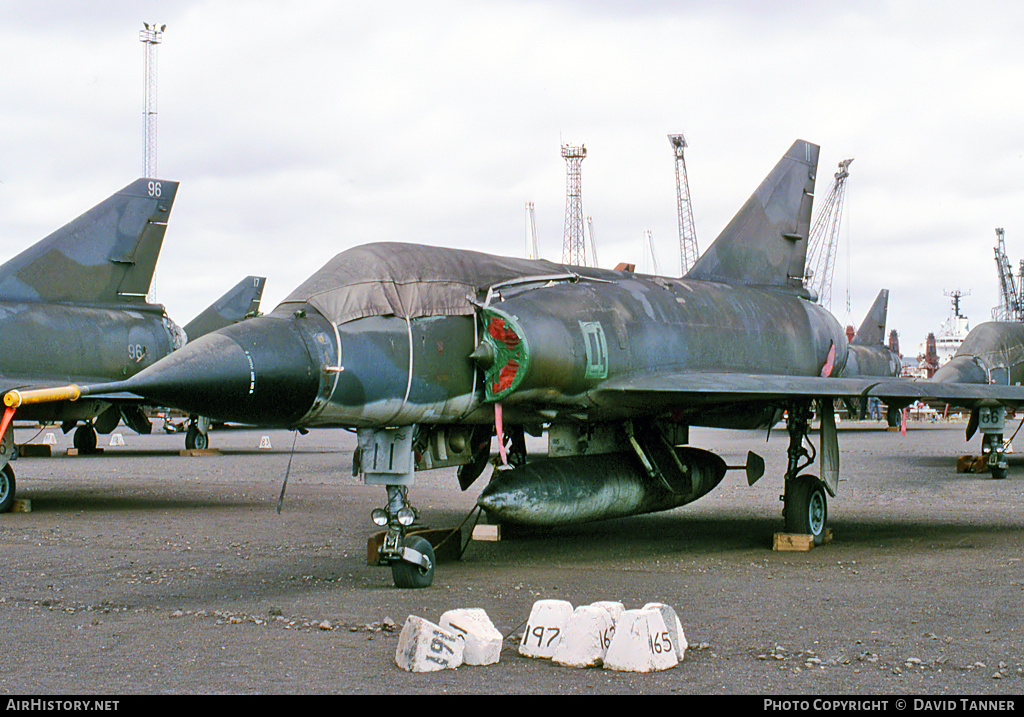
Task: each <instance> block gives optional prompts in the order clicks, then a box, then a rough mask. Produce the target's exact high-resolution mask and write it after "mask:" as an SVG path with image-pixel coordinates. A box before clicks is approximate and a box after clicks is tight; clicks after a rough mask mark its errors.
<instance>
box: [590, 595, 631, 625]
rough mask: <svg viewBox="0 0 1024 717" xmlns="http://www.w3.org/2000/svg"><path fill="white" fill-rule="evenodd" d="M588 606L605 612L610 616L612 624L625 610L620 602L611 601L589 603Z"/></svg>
mask: <svg viewBox="0 0 1024 717" xmlns="http://www.w3.org/2000/svg"><path fill="white" fill-rule="evenodd" d="M590 605H591V606H592V607H601V608H604V609H605V610H607V611H608V612H609V614H611V616H612V622H615V621H616V620H618V619H619V615H621V614H622V613H623V611H624V610H625V609H626V606H625V605H623V604H622V603H621V602H615V601H613V600H601V601H599V602H592V603H590Z"/></svg>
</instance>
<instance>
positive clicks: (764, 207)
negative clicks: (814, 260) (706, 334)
mask: <svg viewBox="0 0 1024 717" xmlns="http://www.w3.org/2000/svg"><path fill="white" fill-rule="evenodd" d="M818 151H819V148H818V146H817V145H815V144H811V143H810V142H802V141H797V142H795V143H794V144H793V146H792V147H790V148H789V151H788V152H786V154H785V156H784V157H783V158H782V160H781V161H780V162H779V163H778V164H777V165H775V168H774V169H773V170H772V171H771V172H770V173H769V174H768V176H767V177H765V178H764V181H762V182H761V185H760V186H759V187H758V188H757V190H756V191H755V192H754V193H753V194H752V195H751V196H750V198H749V199H747V201H746V203H745V204H744V205H743V207H742V208H741V209H740V210H739V212H737V213H736V216H734V217H733V218H732V220H731V221H730V222H729V223H728V225H726V227H725V229H723V230H722V232H721V233H720V234H719V235H718V238H717V239H715V241H714V243H712V244H711V246H710V247H708V249H707V251H705V252H704V253H703V254H702V255H701V257H700V258H699V259H698V260H697V261H696V263H694V265H693V267H692V268H691V269H690V271H689V272H687V274H686V277H685V278H687V279H697V280H701V281H717V282H722V283H725V284H734V285H750V286H765V287H773V288H776V289H787V290H789V291H792V292H794V293H796V294H799V295H801V296H807V295H808V291H807V290H806V289H805V288H804V286H803V271H804V263H805V261H806V259H807V236H808V232H809V231H810V225H811V204H812V202H813V199H814V178H815V172H816V171H817V167H818Z"/></svg>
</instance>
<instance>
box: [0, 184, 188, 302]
mask: <svg viewBox="0 0 1024 717" xmlns="http://www.w3.org/2000/svg"><path fill="white" fill-rule="evenodd" d="M177 189H178V183H177V182H168V181H164V180H159V179H147V178H143V179H137V180H135V181H134V182H132V183H131V184H129V185H128V186H127V187H125V188H124V189H122V190H121V191H119V192H117V193H116V194H114V195H113V196H111V197H109V198H108V199H106V200H104V201H103V202H100V203H99V204H97V205H96V206H95V207H93V208H92V209H90V210H89V211H87V212H85V213H84V214H82V215H81V216H79V217H78V218H76V219H74V220H72V221H71V222H69V223H67V224H65V225H64V226H63V227H61V228H60V229H58V230H57V231H55V232H53V233H52V234H50V235H49V236H47V237H46V238H45V239H43V240H42V241H40V242H38V243H36V244H34V245H32V246H31V247H29V248H28V249H26V250H25V251H23V252H22V253H20V254H18V255H17V256H15V257H14V258H13V259H11V260H9V261H7V262H6V263H4V264H3V265H2V266H0V299H3V300H16V301H59V302H69V303H87V304H144V303H146V294H147V293H148V292H149V287H150V284H151V282H152V280H153V272H154V270H155V269H156V261H157V257H158V256H159V255H160V247H161V246H162V245H163V241H164V232H165V231H166V230H167V219H168V216H169V215H170V212H171V206H172V205H173V204H174V196H175V194H176V192H177Z"/></svg>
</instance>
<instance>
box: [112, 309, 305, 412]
mask: <svg viewBox="0 0 1024 717" xmlns="http://www.w3.org/2000/svg"><path fill="white" fill-rule="evenodd" d="M130 383H131V390H132V391H133V392H135V393H137V394H139V395H141V396H143V397H144V398H146V399H148V400H150V401H153V402H155V403H157V404H158V405H164V406H170V407H172V408H177V409H180V410H183V411H187V412H189V413H194V414H199V415H202V416H207V417H209V418H212V419H214V420H221V421H234V422H238V423H249V424H257V425H267V426H271V425H281V426H287V425H291V424H293V423H294V422H295V421H297V420H298V419H299V418H301V417H302V416H303V415H304V414H305V413H306V412H307V411H308V410H309V407H310V406H311V405H312V403H313V401H314V399H315V397H316V394H317V389H318V386H319V365H318V364H317V363H315V362H314V360H313V359H312V357H311V356H310V353H309V351H308V350H307V348H306V343H305V342H304V341H303V338H302V335H301V333H300V330H299V327H298V326H297V325H296V323H295V321H293V320H290V319H285V318H279V317H270V316H268V317H257V318H254V319H249V320H247V321H243V322H241V323H238V324H233V325H231V326H228V327H225V328H223V329H221V330H219V331H215V332H212V333H209V334H206V335H205V336H202V337H200V338H199V339H197V340H195V341H193V342H189V343H187V344H185V346H183V347H182V348H181V349H179V350H178V351H175V352H174V353H172V354H171V355H169V356H167V357H165V358H163V359H161V360H160V361H158V362H156V363H155V364H153V365H152V366H150V367H148V368H147V369H145V370H144V371H142V372H140V373H138V374H136V375H135V376H134V377H133V378H132V379H130Z"/></svg>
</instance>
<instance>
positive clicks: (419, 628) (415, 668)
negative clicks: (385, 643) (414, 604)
mask: <svg viewBox="0 0 1024 717" xmlns="http://www.w3.org/2000/svg"><path fill="white" fill-rule="evenodd" d="M464 645H465V643H464V642H463V641H462V640H460V639H459V638H458V637H456V636H455V635H453V634H452V633H450V632H448V631H447V630H445V629H443V628H442V627H441V626H440V625H435V624H434V623H432V622H430V621H429V620H424V619H423V618H422V617H416V616H415V615H410V616H409V617H408V619H406V621H405V625H403V626H402V632H401V634H399V636H398V649H397V650H395V662H396V663H398V666H399V667H401V668H402V669H403V670H405V671H406V672H437V671H439V670H445V669H448V668H455V667H458V666H459V665H461V664H462V650H463V647H464Z"/></svg>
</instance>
